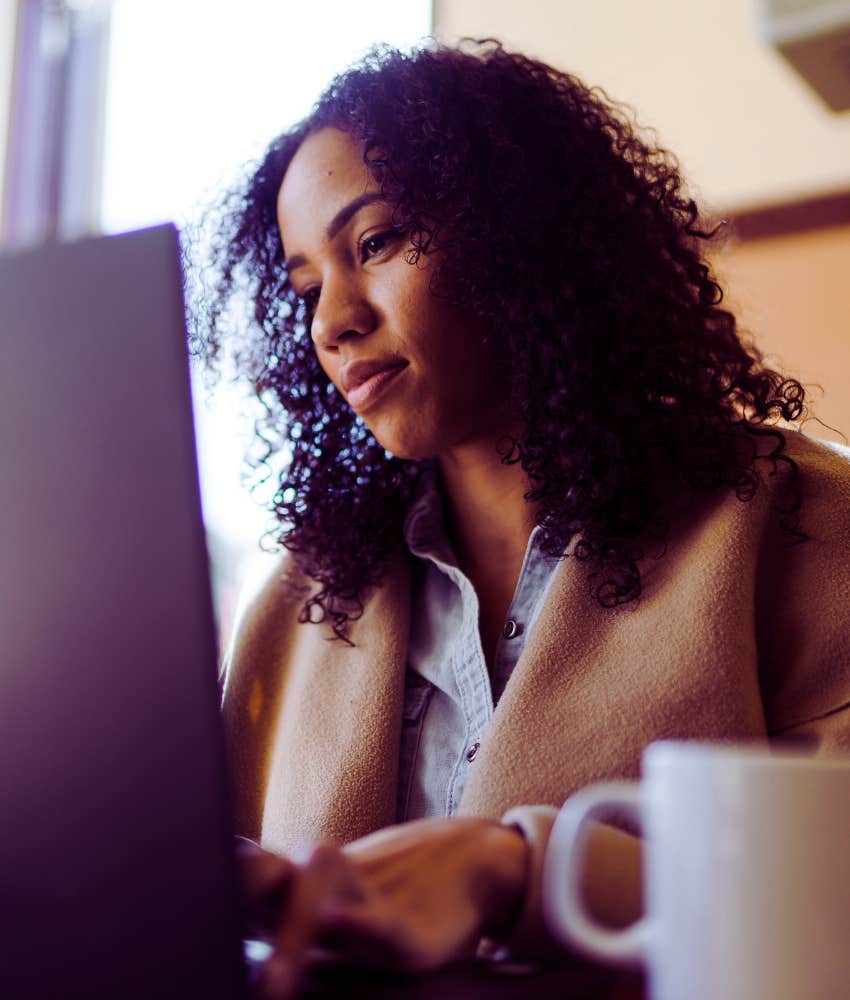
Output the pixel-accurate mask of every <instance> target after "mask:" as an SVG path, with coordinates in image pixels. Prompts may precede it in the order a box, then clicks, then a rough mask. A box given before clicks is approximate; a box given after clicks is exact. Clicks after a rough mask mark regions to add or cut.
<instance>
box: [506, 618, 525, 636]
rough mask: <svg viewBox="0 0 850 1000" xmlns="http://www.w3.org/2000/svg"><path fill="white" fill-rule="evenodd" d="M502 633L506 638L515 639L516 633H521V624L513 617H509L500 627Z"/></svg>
mask: <svg viewBox="0 0 850 1000" xmlns="http://www.w3.org/2000/svg"><path fill="white" fill-rule="evenodd" d="M502 635H503V636H504V637H505V638H506V639H515V638H516V637H517V636H518V635H522V625H520V623H519V622H518V621H515V620H514V619H513V618H509V619H508V620H507V621H506V622H505V627H504V628H503V629H502Z"/></svg>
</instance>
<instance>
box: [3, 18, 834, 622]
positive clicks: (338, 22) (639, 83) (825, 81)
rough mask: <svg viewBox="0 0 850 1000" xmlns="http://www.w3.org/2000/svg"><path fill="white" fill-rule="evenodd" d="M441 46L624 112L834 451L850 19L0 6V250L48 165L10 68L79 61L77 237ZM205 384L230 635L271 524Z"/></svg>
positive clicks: (244, 430) (224, 178)
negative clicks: (37, 155) (364, 71)
mask: <svg viewBox="0 0 850 1000" xmlns="http://www.w3.org/2000/svg"><path fill="white" fill-rule="evenodd" d="M432 33H433V34H434V35H436V36H437V37H438V38H440V39H441V40H445V41H453V40H456V39H457V38H459V37H462V36H467V35H472V36H477V37H485V36H488V37H497V38H500V39H501V40H502V41H503V42H504V43H505V44H506V45H507V46H508V47H512V48H518V49H520V50H523V51H525V52H527V53H529V54H531V55H534V56H537V57H539V58H542V59H544V60H546V61H548V62H550V63H553V64H554V65H556V66H558V67H559V68H562V69H567V70H569V71H571V72H573V73H575V74H577V75H578V76H580V77H582V78H583V79H584V80H585V81H586V82H588V83H591V84H596V85H599V86H601V87H603V88H604V89H605V90H606V92H607V93H608V94H609V95H610V96H611V97H613V98H615V99H618V100H621V101H624V102H626V103H627V104H629V105H631V106H632V107H633V108H634V109H635V111H636V113H637V116H638V120H639V121H640V122H641V123H642V124H643V125H645V126H649V127H652V128H653V129H655V130H656V132H657V133H658V136H659V138H660V141H661V142H662V143H663V144H664V145H666V146H667V147H668V148H670V149H672V150H673V151H674V152H675V153H676V154H677V156H678V157H679V160H680V162H681V165H682V168H683V171H684V173H685V176H686V177H687V178H688V180H689V182H690V186H691V190H692V193H693V194H694V195H695V196H696V197H697V200H698V201H700V202H701V203H702V204H703V205H704V206H705V207H706V208H707V209H708V210H709V211H710V212H711V213H712V215H714V216H715V217H718V218H725V219H728V220H729V225H728V226H727V227H726V228H727V231H728V232H729V238H728V239H727V241H726V243H725V245H724V246H723V247H722V249H721V250H719V251H718V252H717V254H716V260H715V267H716V269H717V270H718V271H719V273H720V274H721V276H722V278H723V280H724V283H725V288H726V293H727V299H726V301H727V303H728V304H729V305H730V306H731V307H732V308H733V309H734V310H735V311H736V312H737V313H738V315H739V317H740V319H741V322H742V324H743V326H744V327H745V328H747V329H748V330H751V331H752V332H753V334H754V336H755V339H756V342H757V343H758V344H759V346H760V347H761V348H762V350H763V351H765V352H766V353H767V355H768V356H769V357H770V359H772V360H774V361H775V362H776V363H778V364H780V365H781V366H782V367H783V368H785V369H786V370H787V371H788V372H790V373H791V374H794V375H796V376H797V377H799V378H800V379H801V380H802V381H803V382H804V383H805V384H806V385H807V386H809V387H811V392H812V400H813V409H814V413H815V414H816V416H817V417H818V418H819V419H820V421H822V423H816V422H814V421H813V422H812V423H810V424H809V425H808V428H807V430H808V432H809V433H810V434H813V435H815V436H818V437H823V438H827V439H831V440H838V441H845V442H846V437H845V436H844V434H846V433H848V432H850V110H848V109H850V0H689V2H688V3H686V4H683V3H681V0H643V2H641V3H639V4H636V3H633V2H632V0H523V2H522V3H518V2H517V0H433V2H429V0H360V2H359V3H357V4H353V3H351V2H350V0H312V2H311V3H309V4H297V3H292V2H290V0H238V2H237V0H112V2H109V0H66V2H60V0H0V164H1V165H2V171H3V173H2V178H0V179H2V191H3V200H2V216H0V223H2V225H3V232H4V233H6V234H7V235H8V233H9V232H10V231H11V228H10V227H15V226H16V227H17V229H18V231H20V225H21V220H20V217H19V216H20V213H21V211H22V210H23V208H25V207H26V196H25V195H26V193H25V192H24V191H23V188H22V187H21V185H22V184H24V183H25V182H26V180H27V178H31V177H32V173H33V171H35V170H37V169H38V163H30V164H26V163H24V164H21V162H20V160H18V161H17V162H16V159H15V156H14V153H15V150H16V148H17V147H16V143H20V142H21V137H22V136H26V135H27V134H31V133H32V130H33V127H34V123H35V124H39V123H40V122H41V121H42V120H43V119H44V117H45V116H46V115H48V114H55V113H56V111H55V108H54V109H53V110H51V109H50V107H49V106H48V104H46V103H45V101H44V98H43V96H42V97H40V96H39V92H38V91H37V88H35V87H34V84H33V81H32V79H30V78H28V76H27V69H26V67H25V66H23V65H22V60H21V53H22V52H29V53H30V54H32V53H33V52H38V53H40V54H41V56H42V57H46V58H48V59H50V58H53V57H54V56H56V54H57V53H59V54H61V53H65V54H66V55H67V54H68V53H69V52H70V53H71V54H72V56H73V59H71V60H70V62H68V61H67V60H66V64H65V74H66V75H65V77H63V80H64V84H63V87H64V90H63V93H64V94H65V96H66V99H67V101H69V102H71V103H70V104H69V105H68V107H64V106H63V107H64V112H65V114H64V128H57V129H55V130H54V132H55V136H54V138H55V141H56V142H58V143H60V144H62V148H63V156H64V162H65V167H64V168H63V169H64V172H63V174H62V176H61V177H59V178H53V184H52V190H53V191H54V193H55V194H56V199H57V203H61V209H62V210H61V211H60V216H61V217H62V218H61V233H60V235H71V236H73V235H80V234H83V233H86V232H96V231H105V232H118V231H123V230H126V229H132V228H138V227H141V226H147V225H151V224H154V223H157V222H161V221H163V220H167V219H173V220H175V221H176V222H177V223H178V224H183V223H185V222H187V221H190V220H191V219H193V218H194V217H195V216H196V215H197V213H198V211H199V209H200V207H201V206H203V204H205V203H206V202H207V201H208V200H209V199H210V198H214V196H215V192H216V190H217V189H219V188H220V187H221V186H222V185H223V184H227V183H228V182H229V181H232V180H233V179H235V177H237V176H238V174H239V172H240V170H241V169H243V168H244V165H245V164H246V163H248V162H249V161H250V160H251V159H252V158H253V157H256V156H257V155H259V154H260V153H261V151H262V149H263V148H264V147H265V145H266V144H267V143H268V141H269V140H270V139H271V138H273V137H274V136H275V135H276V134H277V133H278V132H280V131H281V130H283V129H284V128H286V127H287V126H288V125H289V124H291V123H292V122H293V121H295V120H296V119H297V118H298V117H300V116H301V115H302V114H303V113H305V112H306V111H307V110H308V109H309V107H310V105H311V104H312V102H313V101H314V100H315V98H316V96H317V95H318V93H319V91H320V90H321V89H322V87H323V86H324V84H326V83H327V82H328V81H329V80H330V78H331V77H332V76H333V74H334V73H335V72H337V71H338V70H340V69H342V68H344V67H345V66H346V65H347V64H348V63H349V62H351V61H352V60H353V59H355V58H356V57H357V56H358V55H360V54H362V53H363V52H364V51H365V50H366V49H367V48H368V47H369V46H370V45H371V44H373V43H375V42H388V43H390V44H393V45H398V46H401V47H407V46H410V45H412V44H414V43H415V42H416V41H417V40H419V39H421V38H423V37H425V36H427V35H429V34H432ZM16 53H17V56H18V58H17V59H16V58H15V56H16ZM39 101H41V103H39ZM71 105H73V106H71ZM39 127H40V125H39ZM22 177H23V178H24V181H22V179H21V178H22ZM48 180H49V179H48ZM49 186H50V185H49V184H48V187H49ZM29 187H31V185H29ZM31 208H33V210H34V214H35V215H37V214H38V211H37V209H38V206H34V207H33V206H31ZM63 212H64V215H63V214H62V213H63ZM36 235H37V234H36ZM196 383H197V384H196V387H195V388H196V393H195V396H196V423H197V436H198V452H199V463H200V470H201V480H202V495H203V504H204V516H205V521H206V524H207V530H208V536H209V539H210V549H211V553H212V556H213V562H214V568H215V575H216V580H217V585H216V591H217V601H218V606H219V612H220V615H221V619H222V626H223V629H224V631H225V632H226V631H227V629H228V625H229V620H230V617H231V615H232V608H233V600H234V594H235V592H236V589H237V587H238V581H239V578H240V576H241V575H242V573H243V570H244V565H245V563H246V561H250V557H251V554H252V553H255V552H257V551H258V539H259V537H260V535H261V534H262V532H263V530H264V527H265V526H266V525H267V519H266V515H264V513H263V511H262V509H261V507H260V506H259V504H258V502H257V501H256V500H255V499H254V500H252V498H251V497H250V496H249V495H248V491H247V489H246V487H245V485H244V483H243V482H242V477H241V457H242V452H243V449H244V447H245V441H246V435H247V434H248V433H249V432H250V427H251V420H252V418H251V413H250V409H246V404H245V401H244V399H243V397H242V395H241V393H240V392H239V391H238V390H236V389H234V388H233V387H230V386H228V385H226V384H222V385H220V386H219V387H218V388H217V389H216V390H215V392H213V393H210V392H209V391H208V390H207V389H206V388H205V387H204V386H203V385H202V384H201V380H200V379H196Z"/></svg>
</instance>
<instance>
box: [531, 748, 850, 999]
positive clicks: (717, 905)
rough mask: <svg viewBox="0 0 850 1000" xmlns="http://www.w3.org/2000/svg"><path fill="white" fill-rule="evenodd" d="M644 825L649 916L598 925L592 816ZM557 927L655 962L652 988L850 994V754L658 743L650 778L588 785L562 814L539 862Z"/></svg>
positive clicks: (659, 994)
mask: <svg viewBox="0 0 850 1000" xmlns="http://www.w3.org/2000/svg"><path fill="white" fill-rule="evenodd" d="M624 813H625V814H627V815H630V816H631V817H632V819H633V820H634V822H635V823H636V824H637V825H638V826H639V827H640V828H641V829H642V831H643V834H644V882H645V889H644V892H645V899H646V911H647V912H646V915H645V916H644V917H643V918H642V919H641V920H639V921H638V922H637V923H636V924H633V925H632V926H631V927H628V928H625V929H623V930H612V929H609V928H604V927H601V926H599V925H597V924H596V923H595V922H594V921H593V920H592V918H591V917H590V916H589V915H588V914H587V912H586V911H585V908H584V906H583V904H582V901H581V896H580V891H579V886H580V874H581V868H582V860H583V855H584V848H585V843H586V838H587V834H588V831H589V827H588V821H589V820H599V821H604V820H605V819H610V818H611V817H612V816H623V814H624ZM543 879H544V881H543V903H544V912H545V914H546V919H547V922H548V924H549V926H550V927H551V929H552V931H553V933H555V934H556V935H557V936H559V937H560V938H561V939H563V940H564V941H565V942H566V943H568V944H570V945H572V946H573V947H575V948H578V949H579V950H581V951H583V952H584V953H585V954H587V955H589V956H590V957H592V958H595V959H597V960H601V961H607V962H612V963H616V964H634V963H643V964H645V966H646V968H647V972H648V977H649V986H650V994H651V996H652V997H653V1000H685V998H687V1000H846V998H848V997H850V760H847V759H843V760H842V759H815V758H812V757H807V756H803V755H799V754H792V753H778V754H777V753H770V752H769V751H768V750H766V749H762V748H758V749H756V748H733V747H726V746H722V745H710V744H700V743H676V742H661V743H654V744H652V745H650V746H649V747H648V749H647V750H646V752H645V754H644V758H643V781H642V782H641V783H640V784H638V783H637V782H607V783H602V784H598V785H591V786H589V787H588V788H586V789H583V790H582V791H580V792H578V793H577V794H576V795H574V796H572V797H571V798H570V799H569V800H568V801H567V802H566V803H565V805H564V807H563V808H562V810H561V812H560V813H559V815H558V819H557V820H556V823H555V826H554V828H553V830H552V835H551V837H550V841H549V847H548V849H547V854H546V859H545V864H544V872H543Z"/></svg>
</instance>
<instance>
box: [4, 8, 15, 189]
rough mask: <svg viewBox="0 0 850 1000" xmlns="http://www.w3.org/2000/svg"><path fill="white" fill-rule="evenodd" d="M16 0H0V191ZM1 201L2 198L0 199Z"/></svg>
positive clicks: (10, 85)
mask: <svg viewBox="0 0 850 1000" xmlns="http://www.w3.org/2000/svg"><path fill="white" fill-rule="evenodd" d="M17 6H18V5H17V0H0V192H2V190H3V177H4V168H5V164H6V134H7V131H8V127H9V97H10V91H11V89H12V53H13V49H14V44H15V15H16V12H17ZM0 201H2V199H0Z"/></svg>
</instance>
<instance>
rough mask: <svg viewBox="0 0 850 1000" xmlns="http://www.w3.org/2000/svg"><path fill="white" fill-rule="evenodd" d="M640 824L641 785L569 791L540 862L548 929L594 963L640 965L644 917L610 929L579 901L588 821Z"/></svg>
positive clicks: (612, 783) (607, 785)
mask: <svg viewBox="0 0 850 1000" xmlns="http://www.w3.org/2000/svg"><path fill="white" fill-rule="evenodd" d="M615 812H616V813H617V814H618V815H620V816H622V815H623V813H625V814H626V815H628V816H629V817H630V818H631V819H632V820H633V821H634V823H635V824H636V825H637V826H638V827H640V826H641V818H642V817H641V813H642V799H641V791H640V785H639V784H638V783H637V782H634V781H605V782H600V783H598V784H595V785H588V786H587V787H586V788H583V789H582V790H581V791H579V792H576V794H575V795H572V796H571V797H570V798H569V799H567V801H566V802H565V803H564V805H563V806H562V807H561V810H560V812H559V813H558V816H557V819H556V820H555V824H554V826H553V827H552V832H551V834H550V836H549V843H548V845H547V847H546V854H545V857H544V860H543V887H542V894H543V914H544V917H545V919H546V924H547V926H548V927H549V929H550V930H551V931H552V933H553V934H554V935H555V936H556V937H557V938H558V939H559V940H561V941H562V942H563V943H564V944H565V945H568V946H571V947H573V948H575V949H578V950H579V951H582V952H584V954H585V955H587V956H589V957H590V958H593V959H596V960H597V961H602V962H607V963H611V964H614V965H624V966H635V965H639V964H640V963H641V961H642V960H643V959H644V958H645V957H646V943H647V927H648V924H647V918H646V917H641V918H640V919H639V920H636V921H635V922H634V923H632V924H629V926H628V927H624V928H622V929H618V930H614V929H612V928H610V927H604V926H603V925H601V924H598V923H597V922H596V921H594V920H593V919H591V917H590V916H589V915H588V914H587V912H586V911H585V908H584V904H583V902H582V899H581V891H580V885H581V873H582V868H583V866H584V857H585V854H586V853H587V840H588V836H589V829H588V826H587V824H588V822H589V821H590V820H602V821H604V819H605V817H606V816H608V817H610V816H611V815H612V814H613V813H615Z"/></svg>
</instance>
